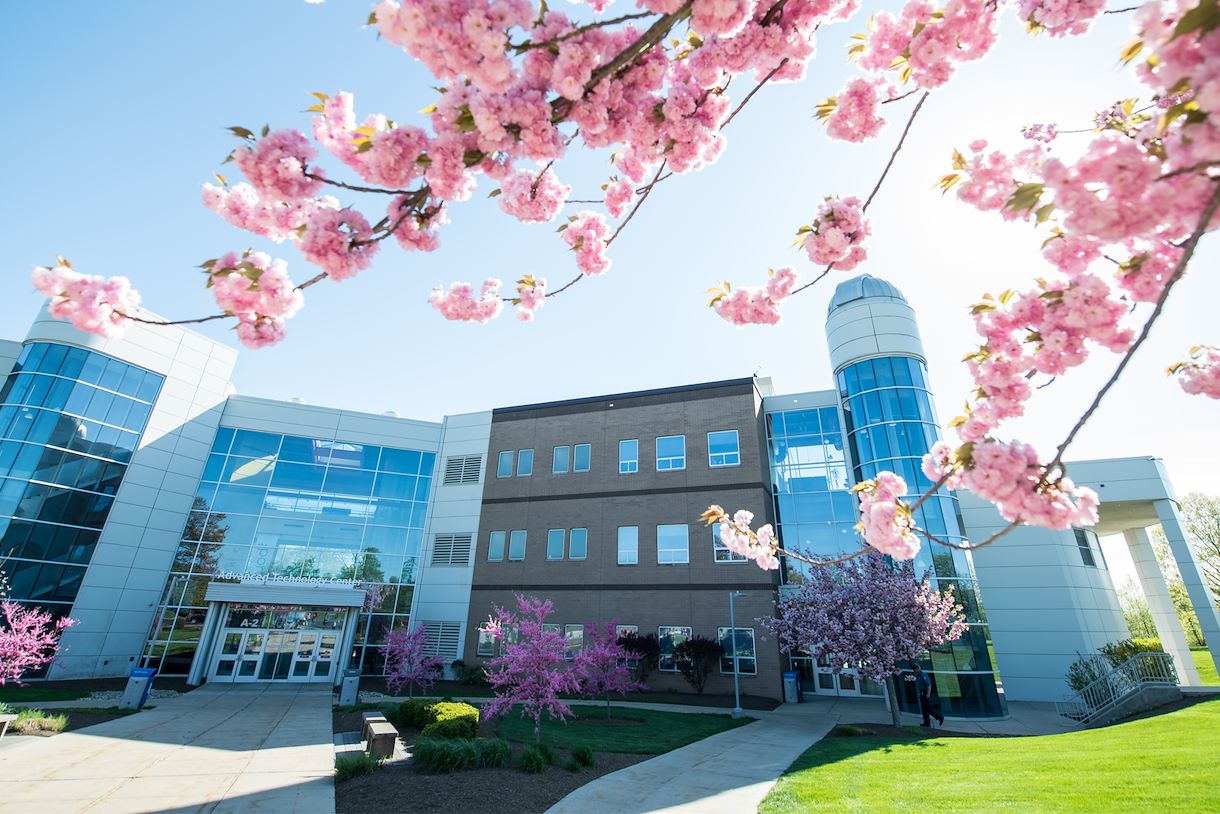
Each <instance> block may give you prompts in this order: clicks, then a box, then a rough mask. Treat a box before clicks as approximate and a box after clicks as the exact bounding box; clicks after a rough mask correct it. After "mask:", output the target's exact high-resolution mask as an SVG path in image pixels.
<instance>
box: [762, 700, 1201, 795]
mask: <svg viewBox="0 0 1220 814" xmlns="http://www.w3.org/2000/svg"><path fill="white" fill-rule="evenodd" d="M1218 739H1220V700H1216V701H1206V702H1202V703H1199V704H1195V705H1194V706H1191V707H1187V708H1185V709H1180V710H1177V711H1176V712H1170V713H1167V714H1165V715H1159V716H1156V717H1152V718H1145V719H1142V720H1138V721H1131V722H1129V723H1125V724H1119V725H1117V726H1110V727H1103V728H1100V729H1092V730H1085V731H1082V732H1070V733H1067V734H1063V735H1042V736H1038V737H1028V738H936V737H925V738H922V739H918V740H908V739H905V738H893V737H875V738H852V739H846V738H843V739H837V740H827V741H821V742H819V743H817V744H814V746H813V747H811V748H810V749H809V750H807V751H806V752H805V753H804V754H803V755H801V756H800V757H799V758H797V760H796V762H794V763H793V764H792V765H791V766H789V767H788V771H787V772H786V773H785V774H784V776H783V777H781V778H780V780H779V782H778V783H777V784H776V786H775V788H774V789H772V791H771V793H770V794H768V795H767V798H766V799H765V800H764V801H763V803H762V805H761V806H759V809H758V810H759V814H788V812H792V813H793V814H795V812H806V811H835V812H853V811H855V812H871V811H913V812H919V811H986V812H995V811H1014V812H1026V811H1038V812H1084V811H1089V812H1093V811H1123V812H1128V811H1150V812H1151V811H1155V812H1166V811H1171V812H1174V813H1175V814H1181V813H1183V812H1195V811H1199V812H1202V811H1216V810H1217V807H1218V805H1220V767H1218V764H1217V762H1216V758H1215V752H1214V751H1213V749H1212V745H1213V744H1215V743H1216V742H1217V740H1218Z"/></svg>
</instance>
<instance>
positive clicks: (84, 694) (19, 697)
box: [0, 687, 89, 704]
mask: <svg viewBox="0 0 1220 814" xmlns="http://www.w3.org/2000/svg"><path fill="white" fill-rule="evenodd" d="M88 697H89V691H88V690H52V689H47V688H45V687H0V701H11V702H15V703H21V704H24V703H26V702H27V701H28V702H33V701H77V700H79V699H81V698H88Z"/></svg>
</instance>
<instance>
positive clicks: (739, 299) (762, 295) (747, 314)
mask: <svg viewBox="0 0 1220 814" xmlns="http://www.w3.org/2000/svg"><path fill="white" fill-rule="evenodd" d="M796 282H797V273H796V272H795V271H793V270H792V268H791V267H789V266H785V267H783V268H781V269H777V270H773V271H772V270H768V272H767V284H766V285H765V286H763V287H762V288H739V289H737V290H736V291H732V290H730V289H729V288H728V283H725V288H724V289H723V292H722V293H721V294H719V295H718V296H717V297H716V298H715V299H713V301H712V307H713V308H714V309H715V311H716V313H717V315H719V316H720V318H721V319H723V320H725V321H726V322H729V323H731V324H733V325H738V326H742V325H777V324H779V322H780V321H781V320H782V319H783V316H782V315H781V314H780V311H779V308H780V306H781V305H782V304H783V301H784V300H785V299H786V298H787V297H788V295H789V294H791V293H792V289H793V288H795V287H796Z"/></svg>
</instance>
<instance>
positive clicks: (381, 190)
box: [304, 171, 414, 195]
mask: <svg viewBox="0 0 1220 814" xmlns="http://www.w3.org/2000/svg"><path fill="white" fill-rule="evenodd" d="M304 175H305V177H306V178H309V179H310V180H313V181H321V182H322V183H323V184H330V185H331V186H332V187H340V188H342V189H350V190H351V191H352V192H376V193H379V194H381V195H410V194H411V193H412V192H413V191H414V190H410V189H385V188H384V187H362V186H358V185H357V184H349V183H346V182H344V181H336V180H334V179H333V178H327V177H326V176H325V175H318V174H317V173H313V172H309V171H306V172H305V173H304Z"/></svg>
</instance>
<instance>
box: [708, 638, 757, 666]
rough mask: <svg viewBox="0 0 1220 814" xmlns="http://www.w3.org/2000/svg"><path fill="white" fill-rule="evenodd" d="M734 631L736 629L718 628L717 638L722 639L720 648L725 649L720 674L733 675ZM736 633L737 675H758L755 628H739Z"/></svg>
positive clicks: (721, 659) (721, 658)
mask: <svg viewBox="0 0 1220 814" xmlns="http://www.w3.org/2000/svg"><path fill="white" fill-rule="evenodd" d="M733 631H734V628H731V627H718V628H716V636H717V637H718V638H719V639H720V646H721V647H723V648H724V655H723V656H721V657H720V672H721V673H724V674H726V675H732V674H733V645H734V642H733V639H734V636H733ZM736 631H737V636H736V640H737V641H736V645H737V648H736V649H737V673H738V675H749V676H752V675H758V660H757V659H756V658H755V653H754V628H752V627H739V628H736Z"/></svg>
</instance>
